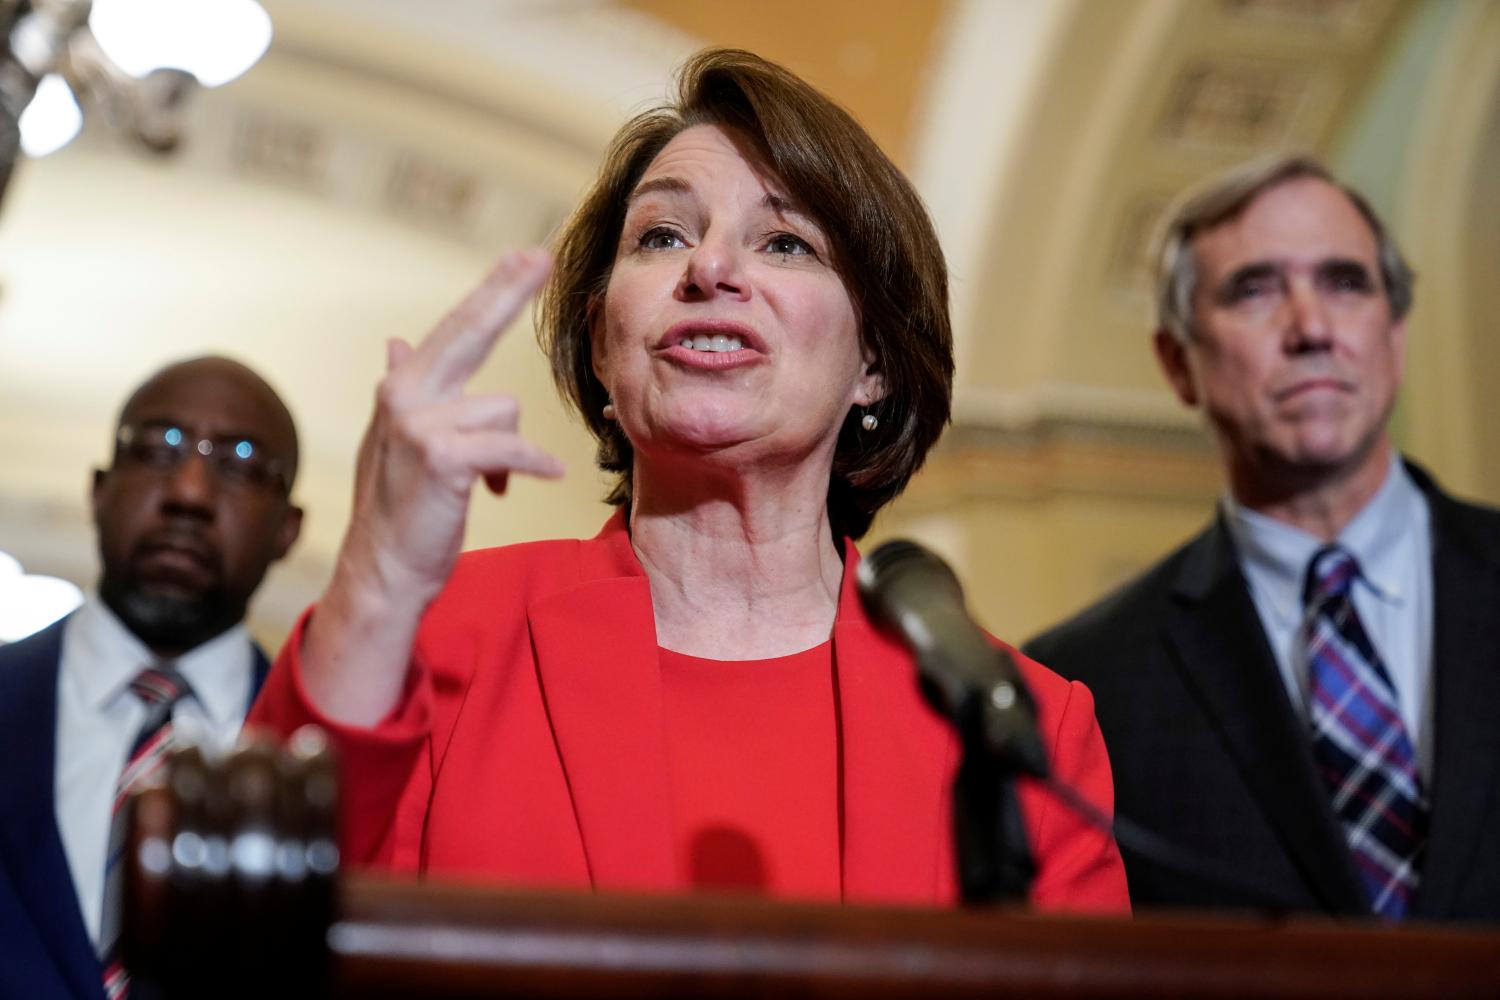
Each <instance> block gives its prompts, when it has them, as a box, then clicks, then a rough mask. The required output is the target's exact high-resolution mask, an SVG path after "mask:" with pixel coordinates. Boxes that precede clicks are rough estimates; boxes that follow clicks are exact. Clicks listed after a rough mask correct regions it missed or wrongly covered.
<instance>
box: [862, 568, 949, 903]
mask: <svg viewBox="0 0 1500 1000" xmlns="http://www.w3.org/2000/svg"><path fill="white" fill-rule="evenodd" d="M845 552H846V555H845V560H844V583H843V587H842V592H841V594H840V597H839V615H838V620H837V621H836V622H835V624H834V629H833V659H834V673H835V682H836V691H837V697H838V710H839V725H840V745H841V748H842V754H843V761H842V764H843V767H842V774H843V782H842V786H843V787H842V789H841V792H842V797H843V836H844V898H845V899H846V900H848V901H850V902H883V903H894V902H899V903H916V904H932V903H947V902H951V901H952V900H954V899H955V898H956V897H957V891H956V888H955V878H954V860H953V854H952V844H951V841H952V836H951V833H950V829H951V825H952V819H951V809H950V806H949V802H950V799H951V789H952V784H953V775H954V773H955V772H956V770H957V767H958V747H957V742H956V740H954V738H953V737H952V735H951V734H950V732H949V729H948V726H947V724H946V723H945V722H944V721H943V720H942V719H941V718H939V717H938V715H937V714H936V713H934V712H933V711H932V710H931V709H929V708H928V707H927V705H926V703H925V702H924V701H923V699H922V695H921V691H920V690H919V688H918V686H917V676H916V666H915V664H914V663H913V662H912V659H911V657H910V656H909V655H908V654H907V653H906V651H905V650H904V649H903V648H902V647H901V646H900V645H899V644H898V643H896V642H894V641H893V640H890V639H888V638H886V637H885V636H884V635H882V634H880V633H879V632H877V631H876V630H875V628H874V626H873V625H872V624H871V623H870V621H869V619H868V618H866V617H865V613H864V609H863V607H862V606H861V605H860V601H859V595H858V593H857V591H856V588H855V585H854V578H855V570H856V568H857V566H858V563H859V554H858V553H857V552H856V551H855V550H854V546H853V544H852V543H850V544H847V545H846V547H845ZM934 845H936V850H934Z"/></svg>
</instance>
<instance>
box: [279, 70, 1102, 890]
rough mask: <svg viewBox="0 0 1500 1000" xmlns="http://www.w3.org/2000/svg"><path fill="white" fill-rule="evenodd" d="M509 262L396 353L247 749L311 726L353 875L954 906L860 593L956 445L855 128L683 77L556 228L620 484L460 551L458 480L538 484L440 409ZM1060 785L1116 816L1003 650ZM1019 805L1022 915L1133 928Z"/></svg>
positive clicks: (592, 412)
mask: <svg viewBox="0 0 1500 1000" xmlns="http://www.w3.org/2000/svg"><path fill="white" fill-rule="evenodd" d="M549 270H550V261H549V259H548V257H547V255H546V254H543V253H541V252H538V251H531V252H523V253H519V254H514V255H511V256H509V257H507V258H505V259H504V260H502V261H501V263H500V264H499V265H498V266H497V267H496V269H495V270H494V271H493V272H492V273H491V275H490V276H489V277H488V278H487V279H486V281H485V282H484V283H483V284H482V285H481V286H480V287H479V289H477V290H476V291H475V292H474V293H473V294H472V295H471V296H470V297H469V298H468V299H467V300H466V301H465V302H464V303H462V304H461V305H460V306H459V307H458V308H457V309H455V310H454V311H453V312H452V313H451V314H450V315H449V316H448V317H447V318H446V319H445V320H444V321H443V322H442V323H440V324H439V325H438V327H437V328H436V329H435V330H434V331H433V332H432V333H431V334H430V335H429V336H428V337H427V339H426V340H424V341H423V342H422V343H421V344H420V345H419V346H417V347H415V348H413V347H410V346H407V345H406V344H404V343H401V342H393V343H392V344H391V345H390V348H389V371H388V373H387V375H386V377H385V379H384V380H383V381H382V383H381V387H380V390H379V393H378V401H377V405H376V410H375V415H374V418H373V420H372V422H371V425H370V428H369V431H368V432H367V434H366V437H365V441H364V444H363V447H362V450H361V456H360V467H359V474H358V481H357V485H356V494H355V503H354V515H353V517H352V519H351V522H350V526H349V530H348V534H347V535H346V537H345V540H344V544H343V548H342V549H341V551H340V556H339V561H338V564H337V568H336V571H335V574H334V578H333V580H332V581H331V583H330V585H329V588H328V590H327V592H326V593H325V594H324V597H323V599H322V600H321V601H320V602H319V604H318V605H317V606H316V608H315V609H314V610H313V611H311V612H309V614H308V616H307V617H305V618H304V620H303V622H302V623H301V624H300V625H299V627H298V628H297V630H296V631H295V632H294V633H293V635H292V636H291V638H290V639H289V640H288V642H287V645H286V648H285V649H284V650H283V652H282V654H281V657H280V659H279V660H278V662H277V665H276V667H275V669H274V671H273V673H272V676H271V678H270V680H269V681H268V682H267V685H266V688H265V690H264V691H263V693H262V696H261V700H260V702H259V703H258V704H257V706H256V708H255V710H254V711H253V712H252V717H251V721H252V722H258V723H261V724H264V725H270V726H272V727H274V728H277V729H279V730H281V731H283V732H290V731H291V730H292V729H294V728H296V727H297V726H299V725H301V724H303V723H307V722H316V723H319V724H321V725H322V726H324V727H325V728H326V729H328V730H329V732H330V733H332V734H333V737H334V739H335V742H336V744H337V746H338V749H339V751H340V757H341V760H342V765H341V766H342V768H343V771H344V794H345V802H346V823H345V833H344V850H345V852H346V857H347V858H348V859H349V860H351V861H354V862H356V863H363V864H369V865H376V866H381V867H385V868H390V869H395V870H400V871H413V872H425V873H431V874H435V875H443V876H450V877H453V876H457V877H466V878H476V879H481V878H482V879H495V880H503V881H507V882H511V883H520V884H530V885H548V886H572V887H592V888H598V889H634V890H683V891H687V890H693V889H699V888H708V889H735V890H739V891H752V892H759V893H764V894H768V895H772V896H777V897H787V898H803V899H829V900H840V899H843V900H857V901H880V902H903V903H949V902H952V901H953V900H954V899H955V898H956V888H955V878H954V871H953V869H954V865H953V858H952V848H951V845H950V834H949V830H950V805H949V795H950V787H951V783H952V778H953V774H954V771H955V768H956V766H957V763H958V759H957V758H958V752H957V746H956V741H955V740H954V738H953V736H952V735H951V733H950V732H949V729H948V728H947V726H946V724H945V723H944V722H943V721H942V720H941V719H939V718H938V717H937V716H936V715H934V714H933V713H932V712H931V711H930V710H929V709H928V708H927V706H926V705H925V704H924V703H923V701H922V699H921V696H920V694H919V692H918V690H917V685H916V681H915V670H914V666H913V663H912V661H911V658H910V657H909V656H908V655H907V654H906V652H905V651H904V650H902V649H901V648H900V647H898V646H897V645H895V644H893V643H892V642H891V641H890V640H888V639H887V638H885V637H884V636H882V635H880V634H879V633H877V632H876V631H875V630H874V628H873V627H872V626H871V624H870V622H869V620H868V619H867V618H866V616H865V614H864V611H863V609H862V608H861V606H860V602H859V600H858V599H857V597H856V596H855V594H854V587H853V580H854V570H855V567H856V565H857V562H858V559H859V555H858V552H857V551H856V550H855V548H854V544H853V542H852V541H851V540H850V539H852V538H857V537H859V536H860V535H862V534H863V533H864V532H865V530H866V529H867V528H868V527H869V524H870V521H871V519H872V518H873V517H874V515H875V512H876V511H877V510H878V509H879V508H880V507H881V506H882V505H884V504H885V503H886V502H888V501H889V500H890V499H891V498H893V497H894V496H896V495H897V494H898V493H899V492H900V491H901V489H902V488H903V487H904V486H905V484H906V482H907V480H908V479H909V478H910V476H911V475H912V474H913V473H914V472H915V471H916V469H917V468H918V467H919V466H920V464H921V462H922V460H923V458H924V456H925V455H926V453H927V450H928V449H929V448H930V447H931V445H932V444H933V443H934V441H935V440H936V439H937V436H938V435H939V433H940V432H941V430H942V427H943V425H944V424H945V423H946V422H947V419H948V412H949V399H950V394H951V385H952V369H953V364H952V339H951V334H950V330H949V323H948V314H947V287H946V272H945V268H944V264H943V259H942V253H941V250H940V249H939V247H938V244H937V240H936V237H935V236H934V234H933V231H932V227H931V224H930V222H929V220H928V219H927V216H926V214H925V211H924V210H923V208H922V206H921V203H920V201H919V200H918V198H917V196H916V194H915V193H914V192H913V191H912V189H911V187H910V185H909V183H908V182H907V181H906V179H905V178H904V177H902V175H901V174H900V172H899V171H897V170H896V168H895V167H894V166H893V165H892V164H891V163H890V162H889V161H888V160H887V159H886V158H885V156H884V155H883V154H882V153H881V152H880V151H879V149H878V148H877V147H876V146H875V144H874V143H873V141H872V140H870V138H869V137H868V136H867V135H866V134H865V133H864V132H863V131H862V130H861V129H860V128H859V126H858V125H857V124H855V123H854V121H853V120H852V119H851V118H849V117H848V115H847V114H846V113H845V112H843V111H842V110H840V109H839V108H837V107H836V106H835V105H833V104H832V103H831V102H829V101H828V100H827V99H826V98H824V97H823V96H822V95H821V94H819V93H817V92H816V91H814V90H813V89H812V88H810V87H808V86H807V85H806V84H805V83H803V82H802V81H801V80H798V79H797V78H796V77H794V76H792V75H791V74H790V73H787V72H786V71H785V70H783V69H781V68H780V67H777V66H774V65H772V64H770V63H767V62H765V61H764V60H761V59H759V58H757V57H755V56H752V55H750V54H748V53H743V52H734V51H710V52H705V53H702V54H700V55H699V56H697V57H695V58H694V59H693V60H691V61H690V62H689V63H688V64H687V66H686V67H684V69H683V71H682V74H681V78H680V81H679V96H678V99H677V100H676V101H675V102H674V103H673V104H671V105H668V106H666V107H663V108H660V109H658V110H656V111H653V112H648V113H647V114H644V115H641V116H639V117H637V118H636V119H634V120H632V121H631V122H630V123H628V124H627V125H626V126H625V127H624V128H623V129H622V130H621V132H620V134H619V135H618V136H617V137H616V139H615V141H614V143H613V145H612V146H611V149H610V151H609V153H608V155H607V157H606V160H605V164H604V168H603V171H602V174H601V177H600V178H599V180H598V182H597V183H596V185H595V187H594V189H593V190H592V191H591V192H590V194H589V195H588V196H587V197H586V199H585V200H584V202H583V204H582V206H581V207H580V208H579V210H578V212H577V213H576V214H575V216H574V217H573V219H572V220H571V221H570V223H569V224H568V226H567V228H566V230H565V231H564V233H563V235H562V237H561V239H560V241H559V244H558V248H557V266H556V269H555V271H552V276H551V279H550V283H549V284H548V286H547V289H546V291H545V293H544V298H543V305H542V310H541V320H542V327H543V329H542V340H543V344H544V346H545V347H546V348H547V350H548V351H549V353H550V355H551V358H552V362H553V369H554V373H555V375H556V377H557V380H558V383H559V386H560V388H561V389H562V391H563V393H564V395H565V396H566V397H567V398H568V399H569V401H570V402H571V403H572V404H573V405H574V406H575V407H576V408H577V410H578V412H579V413H580V415H581V416H582V417H583V419H584V421H585V423H586V424H587V425H588V427H589V429H590V430H591V432H592V433H593V434H594V436H595V438H596V440H597V441H598V443H599V462H600V466H601V467H602V468H603V469H605V470H607V471H609V472H612V473H614V474H615V475H616V476H617V482H616V486H615V489H614V491H613V492H612V494H611V496H610V500H611V502H612V503H613V504H615V505H616V506H617V508H618V510H617V512H616V514H615V516H614V517H613V518H611V519H610V521H609V523H608V524H606V525H605V527H604V530H603V531H602V532H601V533H600V534H599V535H598V536H597V537H595V538H593V539H590V540H585V541H553V542H540V543H534V544H529V545H518V546H511V547H508V548H504V549H496V550H490V551H483V552H474V553H468V554H466V555H464V556H462V557H460V556H459V545H460V541H461V538H462V533H463V526H464V520H465V516H466V512H467V503H468V495H469V489H470V486H471V485H472V483H473V481H474V480H475V479H477V478H481V477H482V478H484V479H485V480H486V482H487V483H488V485H489V486H490V488H491V489H492V490H494V491H496V492H501V491H503V489H504V486H505V480H506V477H507V476H508V475H509V473H511V472H522V473H529V474H535V475H543V476H548V475H557V474H559V473H560V472H561V468H560V466H559V464H558V463H557V462H556V460H555V459H553V458H551V457H550V456H548V455H546V454H545V453H543V452H541V451H539V450H538V449H536V448H535V447H534V446H532V445H531V444H529V443H528V442H526V441H524V440H523V439H522V438H520V437H519V436H518V434H517V433H516V428H517V418H518V412H517V406H516V403H515V401H514V399H512V398H510V397H507V396H468V395H465V394H464V385H465V382H466V381H467V379H468V377H469V376H470V374H472V372H473V371H474V370H475V369H476V368H477V367H478V365H479V364H480V363H481V362H482V361H483V359H484V358H485V357H486V356H487V355H488V353H489V351H490V349H491V348H492V346H493V344H494V342H495V340H496V338H497V337H498V335H499V333H500V331H501V330H502V329H503V328H504V327H505V326H506V325H507V324H508V323H509V322H510V321H511V320H512V319H513V318H514V317H515V316H516V315H517V314H518V313H519V312H520V310H521V309H522V308H523V307H524V305H525V302H526V300H527V299H528V298H529V297H530V295H531V294H533V293H534V292H535V291H536V289H537V288H538V287H540V286H541V285H542V283H543V281H544V280H546V278H547V275H548V272H549ZM1020 663H1021V668H1022V671H1023V673H1024V674H1025V677H1026V680H1027V681H1028V682H1029V684H1030V685H1031V687H1032V689H1033V692H1034V694H1035V696H1036V700H1037V704H1038V715H1039V723H1040V727H1041V731H1042V737H1043V741H1044V743H1045V744H1046V747H1047V750H1048V753H1049V755H1050V758H1051V762H1052V767H1053V769H1054V772H1055V773H1056V774H1057V775H1058V776H1059V777H1060V778H1062V779H1063V780H1064V781H1067V782H1069V783H1071V784H1072V785H1074V786H1075V787H1076V788H1078V789H1079V790H1080V791H1081V792H1082V793H1083V794H1084V795H1085V796H1086V797H1087V798H1088V799H1090V800H1091V801H1092V802H1093V803H1094V804H1095V805H1096V806H1098V807H1099V808H1100V809H1102V810H1104V811H1105V812H1108V811H1109V809H1110V806H1111V799H1112V788H1111V783H1110V775H1109V765H1108V761H1107V759H1106V757H1105V752H1104V745H1103V742H1102V740H1101V738H1100V735H1099V730H1098V727H1097V725H1096V724H1095V722H1094V716H1093V707H1092V701H1091V699H1090V697H1089V694H1088V691H1087V690H1086V689H1084V688H1083V687H1082V686H1080V685H1077V684H1069V683H1067V682H1065V681H1062V680H1061V679H1059V678H1057V677H1056V676H1055V675H1053V674H1051V673H1049V672H1048V671H1046V670H1045V669H1044V668H1042V667H1039V666H1038V665H1036V664H1035V663H1032V662H1030V661H1028V660H1025V659H1024V658H1021V659H1020ZM1021 806H1022V811H1023V815H1024V818H1025V824H1026V828H1027V833H1028V835H1029V837H1030V840H1031V847H1032V850H1033V852H1034V854H1035V856H1036V860H1037V865H1038V874H1037V878H1036V880H1035V883H1034V885H1033V888H1032V899H1033V901H1034V902H1035V903H1036V904H1037V905H1038V906H1045V907H1058V908H1075V909H1099V910H1124V909H1126V908H1127V907H1128V903H1127V901H1126V890H1125V880H1124V873H1123V869H1122V867H1121V864H1120V859H1119V854H1118V851H1117V850H1116V848H1115V845H1114V842H1113V840H1112V839H1111V838H1110V836H1109V835H1108V834H1107V833H1105V832H1101V831H1099V830H1097V829H1094V828H1091V827H1090V826H1088V825H1087V824H1086V823H1084V822H1082V821H1081V820H1080V819H1079V818H1078V817H1077V816H1076V815H1075V814H1074V813H1073V812H1071V811H1070V810H1069V809H1067V808H1066V807H1064V806H1063V805H1062V804H1061V803H1060V802H1058V801H1056V800H1055V799H1054V798H1053V797H1052V796H1051V795H1050V793H1048V792H1047V791H1046V790H1045V789H1043V788H1041V787H1038V786H1033V785H1028V784H1024V783H1023V785H1022V788H1021Z"/></svg>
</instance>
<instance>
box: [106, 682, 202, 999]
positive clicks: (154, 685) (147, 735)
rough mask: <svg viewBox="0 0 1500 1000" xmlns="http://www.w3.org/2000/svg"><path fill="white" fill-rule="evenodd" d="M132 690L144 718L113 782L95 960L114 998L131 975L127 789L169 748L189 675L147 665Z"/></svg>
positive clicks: (154, 766)
mask: <svg viewBox="0 0 1500 1000" xmlns="http://www.w3.org/2000/svg"><path fill="white" fill-rule="evenodd" d="M130 692H131V694H133V695H135V696H136V697H137V698H138V699H140V701H141V703H142V704H143V705H145V706H146V718H145V721H144V722H142V723H141V728H140V730H139V731H138V732H137V733H136V737H135V740H134V741H133V742H132V743H131V745H130V754H129V756H127V757H126V758H125V769H124V770H123V771H121V772H120V780H119V781H117V782H115V800H114V811H113V813H112V815H111V818H110V824H109V853H108V854H107V855H106V857H105V867H104V909H103V913H102V916H101V920H100V925H99V958H100V960H101V961H102V962H103V963H104V995H105V996H106V997H108V998H109V1000H117V998H120V997H123V996H125V995H126V993H127V992H128V991H129V988H130V983H129V976H127V975H126V973H125V968H124V966H123V965H122V964H121V962H120V949H119V943H120V927H121V924H120V919H121V913H120V905H121V893H122V891H123V890H124V882H125V866H124V864H123V863H122V862H123V860H124V854H125V834H126V825H127V824H126V812H125V809H124V806H125V802H126V800H127V799H128V798H129V797H130V793H131V792H133V791H135V790H136V789H137V788H140V787H141V786H142V785H144V784H145V783H146V781H147V780H148V779H149V778H150V777H151V776H152V775H153V774H155V773H156V771H157V769H158V768H160V767H161V765H162V762H163V761H164V760H165V758H166V754H167V751H168V750H170V749H171V748H172V709H173V708H174V707H175V706H176V705H177V702H179V701H180V700H182V698H184V697H186V696H190V695H192V693H193V689H192V687H191V686H190V685H189V684H188V682H187V678H185V677H183V676H182V674H181V673H179V672H178V671H177V668H176V667H174V666H172V665H171V664H169V663H162V664H157V665H156V666H153V667H147V668H146V669H145V670H142V671H141V672H140V673H139V674H137V675H136V676H135V679H134V680H132V681H131V682H130Z"/></svg>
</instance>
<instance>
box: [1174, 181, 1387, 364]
mask: <svg viewBox="0 0 1500 1000" xmlns="http://www.w3.org/2000/svg"><path fill="white" fill-rule="evenodd" d="M1304 177H1311V178H1314V179H1316V180H1320V181H1326V182H1327V183H1329V184H1332V185H1333V186H1334V187H1336V188H1338V189H1339V190H1340V191H1342V192H1343V193H1344V195H1345V196H1346V197H1347V198H1348V199H1349V201H1350V202H1351V203H1353V205H1354V207H1355V208H1356V209H1357V210H1358V211H1359V214H1360V215H1361V216H1363V217H1364V220H1365V222H1366V223H1368V224H1369V227H1370V231H1371V232H1372V233H1373V234H1374V235H1375V244H1376V253H1377V256H1378V258H1379V261H1380V276H1381V279H1382V283H1383V284H1384V285H1385V294H1386V301H1388V302H1389V303H1390V306H1391V318H1392V319H1398V320H1399V319H1401V318H1402V317H1403V316H1405V315H1406V314H1407V312H1408V311H1409V310H1410V309H1411V303H1412V285H1413V283H1414V282H1415V280H1416V278H1415V275H1413V274H1412V270H1411V267H1410V266H1408V265H1407V263H1406V258H1405V257H1403V256H1401V249H1400V248H1399V247H1398V246H1396V240H1395V238H1394V237H1393V236H1391V233H1390V230H1388V229H1386V227H1385V224H1384V223H1382V222H1381V221H1380V216H1378V215H1376V214H1375V209H1374V208H1372V207H1371V205H1370V203H1369V202H1368V201H1367V200H1365V197H1364V196H1363V195H1361V194H1360V193H1359V192H1358V191H1356V190H1354V189H1353V188H1351V187H1349V186H1348V185H1346V184H1344V183H1342V182H1340V181H1339V180H1338V179H1337V178H1336V177H1334V176H1333V173H1332V171H1330V170H1329V169H1328V168H1327V167H1325V166H1324V165H1323V164H1322V163H1321V162H1320V161H1318V160H1316V159H1314V158H1313V157H1311V156H1306V155H1302V154H1290V155H1281V156H1273V157H1268V158H1264V159H1258V160H1251V161H1250V162H1249V163H1244V164H1241V165H1239V166H1237V167H1235V168H1233V169H1231V170H1229V171H1228V172H1227V173H1224V174H1221V175H1219V176H1218V177H1215V178H1213V179H1211V180H1210V181H1209V182H1208V183H1207V184H1205V185H1204V186H1202V187H1200V188H1198V189H1196V190H1194V191H1191V192H1189V193H1188V195H1187V196H1186V197H1185V198H1184V199H1183V200H1182V201H1181V202H1180V203H1179V204H1178V206H1177V208H1176V211H1174V212H1173V213H1172V215H1171V218H1170V219H1169V220H1168V222H1167V228H1166V232H1165V233H1164V234H1163V238H1162V243H1161V253H1160V256H1159V257H1158V258H1157V269H1156V291H1157V297H1156V302H1157V325H1158V327H1159V328H1161V329H1164V330H1166V331H1168V332H1169V333H1171V334H1172V336H1174V337H1176V338H1177V339H1178V340H1179V341H1181V342H1183V343H1186V342H1187V340H1188V339H1189V338H1190V337H1191V335H1192V324H1193V293H1194V292H1195V291H1196V286H1197V283H1198V262H1197V259H1196V258H1195V257H1194V255H1193V238H1194V237H1195V236H1197V235H1198V234H1199V233H1201V232H1204V231H1205V230H1209V229H1213V228H1215V227H1216V226H1220V225H1223V224H1224V223H1226V222H1229V221H1230V220H1232V219H1234V218H1235V217H1237V216H1238V215H1239V214H1240V213H1241V212H1243V211H1245V209H1247V208H1249V207H1250V203H1251V202H1252V201H1254V200H1255V199H1256V198H1258V197H1260V196H1261V195H1262V194H1264V193H1265V192H1267V191H1269V190H1271V189H1272V188H1274V187H1279V186H1280V185H1282V184H1285V183H1287V182H1288V181H1294V180H1298V179H1300V178H1304Z"/></svg>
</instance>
